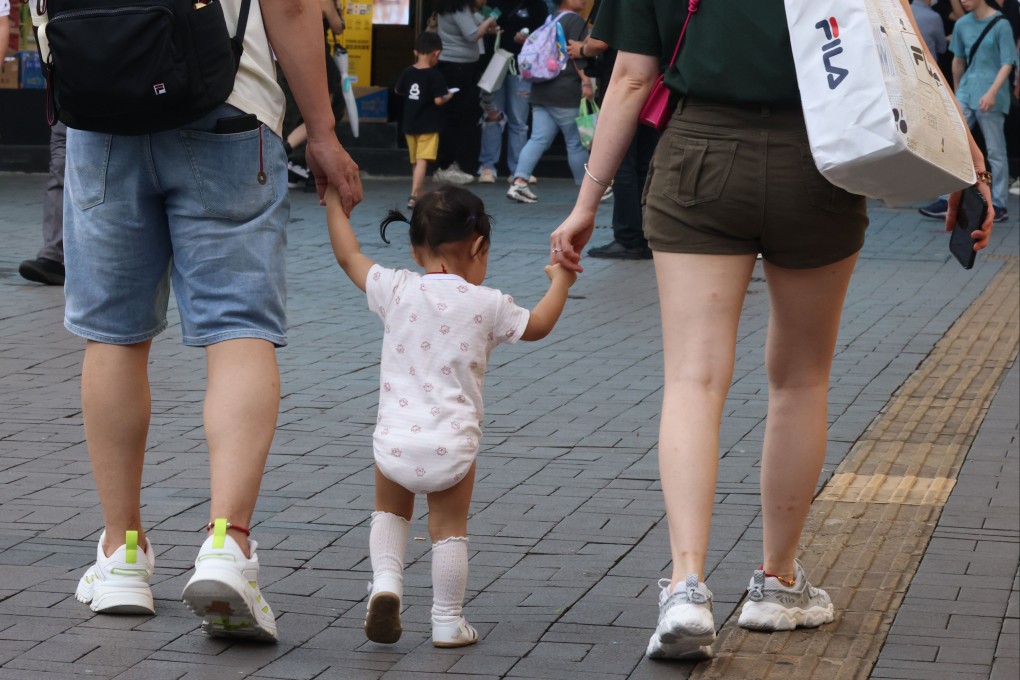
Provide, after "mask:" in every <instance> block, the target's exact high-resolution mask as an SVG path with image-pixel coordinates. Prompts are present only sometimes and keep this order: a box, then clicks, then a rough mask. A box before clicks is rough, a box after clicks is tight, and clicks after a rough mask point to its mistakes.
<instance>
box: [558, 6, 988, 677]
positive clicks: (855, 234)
mask: <svg viewBox="0 0 1020 680" xmlns="http://www.w3.org/2000/svg"><path fill="white" fill-rule="evenodd" d="M903 2H904V6H905V7H907V6H906V0H903ZM685 4H686V3H680V2H676V0H605V1H604V2H603V3H602V6H601V8H600V10H599V14H598V16H597V18H596V23H595V28H594V30H593V32H592V35H593V37H595V38H598V39H600V40H603V41H605V42H607V43H609V44H610V45H612V46H613V47H615V48H617V49H618V50H620V53H619V58H618V61H617V63H616V71H615V72H614V74H613V79H612V81H611V84H610V87H609V89H608V92H607V95H606V98H605V103H604V105H603V107H602V111H601V114H600V119H599V126H598V133H597V134H596V137H595V144H594V147H593V149H592V152H591V158H590V161H589V164H588V166H587V168H586V170H587V174H586V176H585V180H584V183H583V184H582V185H581V190H580V193H579V196H578V199H577V203H576V205H575V207H574V209H573V211H572V212H571V214H570V216H569V217H568V218H567V219H566V221H564V222H563V224H562V225H561V226H560V227H559V228H558V229H557V230H556V231H555V232H553V234H552V237H551V248H552V258H551V259H552V261H553V262H559V263H561V264H563V265H564V266H565V267H568V268H571V269H574V270H576V271H580V270H581V267H580V266H579V256H580V251H581V249H582V248H583V247H584V246H585V244H586V243H587V242H588V239H589V237H590V236H591V234H592V228H593V226H594V217H595V212H596V209H597V208H598V204H599V197H601V195H602V193H603V191H604V190H605V187H606V186H607V185H608V184H609V181H608V180H610V179H611V178H612V177H613V175H614V173H615V171H616V168H617V167H618V166H619V163H620V160H621V158H622V156H623V154H624V151H625V150H626V148H627V144H628V143H629V141H630V138H631V137H632V136H633V133H634V130H635V128H636V125H637V118H638V113H639V111H640V109H641V106H642V104H643V103H644V101H645V99H646V97H647V94H648V92H649V90H650V88H651V85H652V83H653V81H654V80H655V78H656V76H657V75H658V72H659V64H660V60H662V59H668V58H669V57H670V56H671V55H672V53H673V49H674V47H675V45H676V41H677V38H678V36H679V35H680V31H681V27H682V26H683V24H684V21H685V19H686V18H687V14H688V10H687V8H686V7H685V6H684V5H685ZM692 4H695V5H696V4H697V3H696V2H694V3H692ZM783 7H784V5H783V0H757V1H756V2H719V1H716V0H705V1H704V2H702V3H701V4H700V7H698V8H697V11H696V12H693V13H692V15H691V18H690V23H689V26H688V28H687V32H686V35H685V37H684V42H683V46H682V48H681V50H680V56H679V58H678V59H677V63H676V66H675V67H673V68H670V69H668V71H667V73H666V80H665V82H666V85H667V86H668V87H669V88H670V89H671V90H672V91H673V93H674V98H676V99H678V100H679V101H678V104H677V107H676V110H675V112H674V114H673V116H672V118H671V120H670V122H669V125H668V127H667V129H666V131H665V134H664V135H663V136H662V139H661V141H660V142H659V145H658V148H657V150H656V153H655V157H654V159H653V161H652V166H651V168H650V170H649V175H648V182H647V184H646V186H645V200H644V210H645V213H644V232H645V236H646V237H647V238H648V242H649V245H650V246H651V248H652V250H653V251H654V254H655V272H656V278H657V281H658V287H659V300H660V303H661V304H660V307H661V309H662V336H663V348H664V355H665V376H664V377H665V390H664V396H663V403H662V410H663V417H662V419H661V425H660V432H659V466H660V475H661V478H662V489H663V494H664V496H665V501H666V514H667V517H668V520H669V538H670V548H671V552H672V564H673V573H672V578H671V579H662V581H660V586H661V587H662V590H661V593H660V595H659V621H658V624H657V626H656V630H655V633H654V634H653V635H652V637H651V640H650V641H649V644H648V651H647V653H648V655H649V656H650V657H657V658H661V657H666V658H690V657H698V656H706V655H709V654H711V644H712V642H713V640H714V639H715V626H714V621H713V618H712V611H711V607H712V593H711V591H710V590H709V589H708V588H707V587H706V586H705V583H704V579H705V556H706V552H707V550H708V536H709V528H710V524H711V517H712V506H713V500H714V494H715V484H716V474H717V469H718V453H719V451H718V449H719V427H720V423H721V420H722V411H723V405H724V402H725V399H726V393H727V391H728V389H729V386H730V382H731V379H732V376H733V363H734V355H735V348H736V342H737V324H738V322H739V320H740V312H741V307H742V305H743V301H744V295H745V292H746V290H747V285H748V283H749V280H750V277H751V273H752V270H753V268H754V266H755V259H756V256H757V255H758V253H761V255H762V259H763V260H764V262H763V266H764V270H765V278H766V281H767V283H768V290H769V298H770V302H771V307H770V310H771V311H770V314H771V316H770V320H769V330H768V339H767V345H766V359H765V361H766V369H767V373H768V381H769V403H768V418H767V421H766V428H765V440H764V444H763V450H762V464H761V496H762V515H763V525H764V536H763V552H764V555H763V560H762V566H761V567H759V568H758V569H754V570H753V571H752V575H751V579H750V585H749V587H748V597H747V600H746V602H745V604H744V606H743V609H742V610H741V614H740V619H739V623H740V625H742V626H744V627H746V628H752V629H756V630H766V631H772V630H789V629H792V628H795V627H797V626H806V627H814V626H819V625H822V624H824V623H828V622H829V621H832V620H833V617H834V611H833V607H832V602H831V601H830V599H829V596H828V595H827V594H826V593H825V591H823V590H821V589H818V588H815V587H813V586H811V585H810V584H809V583H808V581H807V578H806V575H805V573H804V570H803V569H802V568H801V566H800V563H799V562H797V560H796V553H797V542H798V540H799V538H800V535H801V530H802V529H803V526H804V521H805V518H806V516H807V513H808V509H809V507H810V504H811V499H812V497H813V494H814V490H815V486H816V484H817V482H818V476H819V473H820V471H821V467H822V463H823V461H824V458H825V449H826V400H827V393H828V387H829V371H830V367H831V364H832V356H833V352H834V349H835V344H836V335H837V332H838V330H839V319H840V312H841V310H842V306H843V299H844V296H845V294H846V291H847V286H848V284H849V282H850V275H851V273H852V272H853V268H854V263H855V261H856V259H857V253H858V251H859V250H860V248H861V246H862V245H863V243H864V231H865V229H866V227H867V225H868V216H867V211H866V205H865V199H864V198H863V197H861V196H854V195H851V194H849V193H847V192H845V191H843V190H842V189H839V188H837V187H835V186H833V185H832V184H830V183H829V182H828V181H827V180H825V179H824V178H823V177H822V176H821V175H820V174H819V173H818V171H817V169H816V168H815V164H814V162H813V160H812V158H811V152H810V149H809V146H808V139H807V134H806V132H805V127H804V118H803V115H802V113H801V107H800V94H799V91H798V88H797V80H796V73H795V69H794V63H793V55H792V52H791V48H790V37H789V31H788V28H787V24H786V15H785V11H784V9H783ZM906 11H907V16H908V17H909V16H911V13H910V10H909V8H907V10H906ZM929 56H930V55H929ZM971 149H972V154H973V156H974V164H975V166H976V167H977V169H979V170H983V169H984V167H985V166H984V158H983V157H982V156H981V153H980V151H978V149H977V147H976V145H974V144H973V140H971ZM981 186H982V191H984V192H986V193H987V189H988V187H987V186H986V185H981ZM956 201H957V205H958V201H959V197H958V196H957V197H956ZM990 229H991V223H990V220H989V221H988V222H987V223H986V224H985V225H984V226H983V231H982V232H979V233H978V236H979V237H980V238H979V239H977V240H976V246H975V247H976V248H982V247H984V245H985V244H986V243H987V238H988V235H989V232H990ZM749 566H750V565H749Z"/></svg>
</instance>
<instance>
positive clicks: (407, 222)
mask: <svg viewBox="0 0 1020 680" xmlns="http://www.w3.org/2000/svg"><path fill="white" fill-rule="evenodd" d="M401 222H404V223H405V224H408V225H409V224H411V220H409V219H407V218H406V217H405V218H404V219H403V220H401Z"/></svg>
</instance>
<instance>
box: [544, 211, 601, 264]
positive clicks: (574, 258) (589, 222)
mask: <svg viewBox="0 0 1020 680" xmlns="http://www.w3.org/2000/svg"><path fill="white" fill-rule="evenodd" d="M594 229H595V215H586V214H584V213H580V212H578V211H577V210H574V211H573V212H571V213H570V215H568V216H567V219H565V220H564V221H563V224H561V225H560V226H559V227H557V228H556V231H554V232H553V233H552V234H551V235H550V236H549V251H550V252H549V263H550V264H559V265H562V266H563V267H564V268H565V269H569V270H570V271H573V272H583V271H584V267H582V266H581V265H580V260H581V251H582V250H584V247H585V246H586V245H587V244H588V239H590V238H591V234H592V231H594Z"/></svg>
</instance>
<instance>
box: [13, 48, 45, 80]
mask: <svg viewBox="0 0 1020 680" xmlns="http://www.w3.org/2000/svg"><path fill="white" fill-rule="evenodd" d="M18 71H19V74H18V82H19V84H20V85H21V89H23V90H45V89H46V76H44V75H43V68H42V57H40V56H39V53H38V52H36V51H35V50H22V51H20V52H18Z"/></svg>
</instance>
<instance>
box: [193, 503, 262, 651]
mask: <svg viewBox="0 0 1020 680" xmlns="http://www.w3.org/2000/svg"><path fill="white" fill-rule="evenodd" d="M226 531H227V529H226V521H225V520H219V519H217V520H216V522H215V529H214V530H213V535H212V536H209V537H208V538H207V539H205V543H203V544H202V548H201V549H200V550H199V551H198V557H197V558H196V559H195V573H194V574H193V575H192V577H191V580H189V581H188V584H187V585H186V586H184V595H183V598H182V599H183V600H184V604H186V605H187V606H188V609H190V610H191V611H193V612H194V613H195V614H196V615H197V616H200V617H202V630H204V631H205V632H206V633H207V634H208V635H211V636H212V637H236V638H248V639H252V640H263V641H265V642H276V640H277V633H276V618H275V617H274V616H273V610H272V609H270V608H269V603H268V602H266V600H265V598H263V597H262V591H260V590H259V584H258V576H259V558H258V556H257V555H256V553H255V550H256V549H257V548H258V543H256V542H255V541H253V540H251V539H248V552H249V554H250V555H251V557H245V556H244V553H243V552H241V548H240V546H238V545H237V543H236V542H235V541H234V539H233V538H231V537H230V536H228V535H227V534H226Z"/></svg>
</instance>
